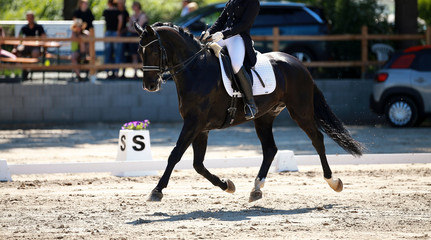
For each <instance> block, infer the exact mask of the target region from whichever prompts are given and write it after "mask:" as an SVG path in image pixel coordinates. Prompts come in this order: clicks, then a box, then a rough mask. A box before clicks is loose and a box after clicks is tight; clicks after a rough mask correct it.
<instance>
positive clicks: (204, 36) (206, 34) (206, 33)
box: [199, 31, 210, 40]
mask: <svg viewBox="0 0 431 240" xmlns="http://www.w3.org/2000/svg"><path fill="white" fill-rule="evenodd" d="M209 35H210V33H209V32H208V31H202V33H201V36H200V37H199V40H202V39H207V38H208V36H209Z"/></svg>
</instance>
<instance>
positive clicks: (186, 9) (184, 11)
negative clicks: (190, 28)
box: [180, 0, 191, 17]
mask: <svg viewBox="0 0 431 240" xmlns="http://www.w3.org/2000/svg"><path fill="white" fill-rule="evenodd" d="M190 2H191V1H190V0H183V8H182V10H181V14H180V16H181V17H183V16H185V15H187V13H189V7H188V4H189V3H190Z"/></svg>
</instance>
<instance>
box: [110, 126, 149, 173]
mask: <svg viewBox="0 0 431 240" xmlns="http://www.w3.org/2000/svg"><path fill="white" fill-rule="evenodd" d="M148 125H150V121H149V120H144V121H132V122H128V123H125V124H124V125H123V126H122V127H121V130H120V134H119V136H118V150H117V161H145V160H152V156H151V145H150V132H149V130H147V128H148ZM156 174H157V172H156V171H136V172H121V173H115V175H116V176H128V177H130V176H148V175H156Z"/></svg>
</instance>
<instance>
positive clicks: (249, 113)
mask: <svg viewBox="0 0 431 240" xmlns="http://www.w3.org/2000/svg"><path fill="white" fill-rule="evenodd" d="M235 77H236V79H237V80H238V83H239V87H240V88H241V91H242V94H243V100H244V111H245V119H247V120H251V119H253V118H254V117H255V116H256V114H257V111H258V110H257V107H256V103H255V102H254V98H253V92H252V86H251V84H252V80H251V78H250V75H249V74H248V72H247V71H246V70H245V68H244V67H241V69H240V70H239V72H238V73H236V74H235Z"/></svg>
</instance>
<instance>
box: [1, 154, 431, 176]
mask: <svg viewBox="0 0 431 240" xmlns="http://www.w3.org/2000/svg"><path fill="white" fill-rule="evenodd" d="M327 157H328V161H329V163H330V164H331V165H364V164H413V163H431V153H403V154H365V155H363V156H362V157H360V158H355V157H353V156H351V155H347V154H343V155H327ZM204 163H205V166H206V167H207V168H209V169H211V168H247V167H260V165H261V163H262V157H261V156H259V157H247V158H223V159H206V160H205V162H204ZM166 164H167V161H166V160H142V161H111V162H87V163H86V162H76V163H39V164H37V163H36V164H7V161H6V160H0V181H12V178H11V176H12V175H20V174H52V173H86V172H87V173H88V172H111V173H113V174H114V175H118V174H116V173H119V172H131V173H132V174H131V175H133V172H137V171H140V173H142V172H144V173H145V172H146V173H151V171H153V172H154V171H161V170H164V169H165V167H166ZM297 165H300V166H301V165H303V166H305V165H320V160H319V156H318V155H296V156H295V155H294V153H293V151H288V150H285V151H279V152H278V153H277V155H276V157H275V159H274V162H273V164H272V169H273V171H277V172H281V171H298V167H297ZM192 168H193V160H190V159H183V160H181V161H180V162H179V163H178V164H177V165H176V167H175V169H192ZM120 175H121V174H120ZM141 175H145V174H141ZM147 175H148V174H147Z"/></svg>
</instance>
